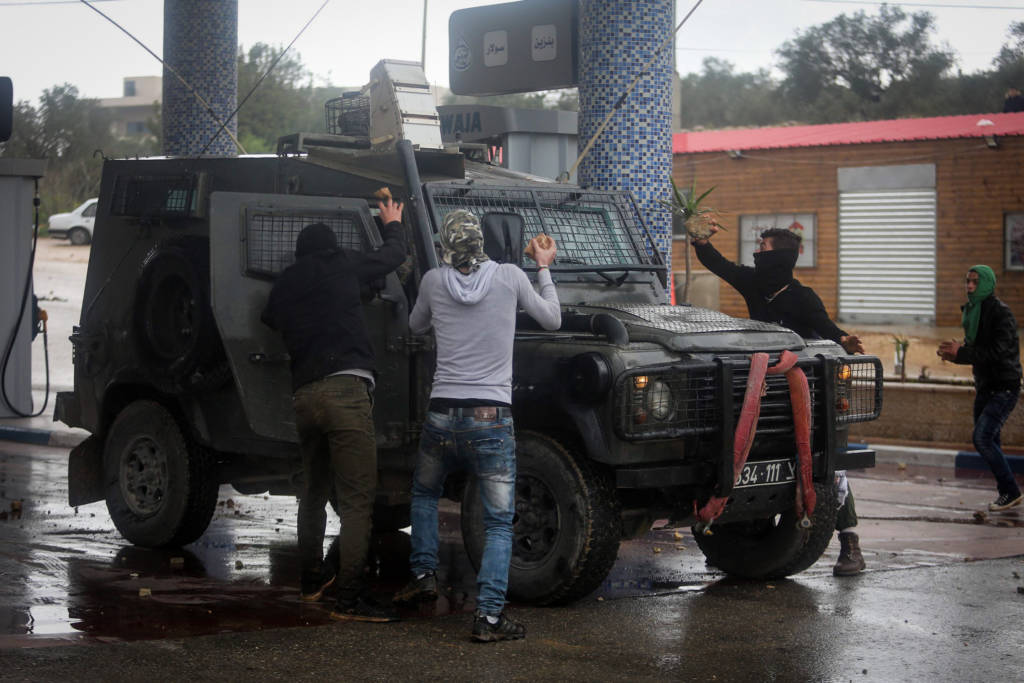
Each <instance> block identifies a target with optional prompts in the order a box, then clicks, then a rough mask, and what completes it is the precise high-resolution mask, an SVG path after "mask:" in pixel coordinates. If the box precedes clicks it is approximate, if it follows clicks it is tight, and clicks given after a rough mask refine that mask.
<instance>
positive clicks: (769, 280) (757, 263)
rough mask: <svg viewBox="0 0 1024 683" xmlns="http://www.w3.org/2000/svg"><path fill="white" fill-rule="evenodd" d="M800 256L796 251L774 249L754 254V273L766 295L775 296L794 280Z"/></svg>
mask: <svg viewBox="0 0 1024 683" xmlns="http://www.w3.org/2000/svg"><path fill="white" fill-rule="evenodd" d="M799 256H800V252H799V251H797V250H796V249H773V250H771V251H758V252H755V253H754V273H755V275H756V276H757V285H758V288H759V289H760V290H761V291H762V293H764V294H773V293H774V292H776V291H777V290H778V289H779V288H780V287H784V286H786V285H787V284H789V281H790V280H792V279H793V266H795V265H796V260H797V258H798V257H799Z"/></svg>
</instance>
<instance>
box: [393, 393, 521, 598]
mask: <svg viewBox="0 0 1024 683" xmlns="http://www.w3.org/2000/svg"><path fill="white" fill-rule="evenodd" d="M461 469H465V470H468V471H469V472H470V473H471V474H472V475H473V476H475V477H476V479H477V485H478V486H477V490H478V491H479V492H480V498H481V502H482V503H483V515H484V531H485V533H486V536H485V542H484V554H483V558H482V560H481V561H480V571H479V572H477V576H476V585H477V609H478V610H480V611H481V612H483V613H484V614H491V615H498V614H501V610H502V609H503V608H504V606H505V593H506V591H507V590H508V568H509V563H510V562H511V560H512V518H513V516H514V515H515V497H516V496H515V483H516V438H515V431H514V430H513V427H512V418H511V417H506V418H498V419H495V420H477V419H475V418H472V417H449V416H448V415H447V414H445V413H434V412H428V413H427V419H426V421H425V422H424V424H423V433H422V434H421V436H420V449H419V456H418V458H417V460H416V472H415V473H414V474H413V481H412V555H411V557H410V558H409V565H410V567H411V569H412V571H413V573H414V574H416V575H419V574H422V573H424V572H432V571H436V570H437V548H438V543H439V539H438V532H437V501H438V499H439V498H440V497H441V493H442V491H443V490H444V481H445V478H446V477H447V476H448V474H449V473H450V472H454V471H456V470H461Z"/></svg>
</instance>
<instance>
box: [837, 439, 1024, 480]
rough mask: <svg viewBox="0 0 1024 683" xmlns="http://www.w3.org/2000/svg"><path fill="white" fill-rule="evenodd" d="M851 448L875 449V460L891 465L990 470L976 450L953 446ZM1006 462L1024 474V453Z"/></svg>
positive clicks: (1011, 468)
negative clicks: (960, 449) (953, 447)
mask: <svg viewBox="0 0 1024 683" xmlns="http://www.w3.org/2000/svg"><path fill="white" fill-rule="evenodd" d="M849 447H850V448H870V449H873V450H874V451H875V462H877V463H886V464H890V465H900V464H902V465H927V466H930V467H952V468H954V469H967V470H982V471H988V463H987V462H985V459H984V458H982V457H981V456H980V455H979V454H978V453H975V452H974V451H955V450H953V449H952V448H922V447H920V446H894V445H889V444H865V443H858V444H850V445H849ZM1006 462H1007V463H1008V464H1009V465H1010V470H1011V471H1012V472H1013V473H1014V474H1024V455H1007V456H1006Z"/></svg>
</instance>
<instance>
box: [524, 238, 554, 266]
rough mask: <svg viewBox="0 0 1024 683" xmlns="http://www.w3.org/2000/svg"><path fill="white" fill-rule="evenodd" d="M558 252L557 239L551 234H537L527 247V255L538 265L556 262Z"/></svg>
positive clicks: (548, 264)
mask: <svg viewBox="0 0 1024 683" xmlns="http://www.w3.org/2000/svg"><path fill="white" fill-rule="evenodd" d="M557 252H558V248H557V247H556V246H555V239H554V238H553V237H551V236H549V235H537V236H536V237H534V238H533V239H532V240H530V244H529V245H528V246H527V248H526V255H527V256H529V257H530V258H532V259H533V260H534V261H536V262H537V265H538V266H550V265H551V264H552V263H554V262H555V254H556V253H557Z"/></svg>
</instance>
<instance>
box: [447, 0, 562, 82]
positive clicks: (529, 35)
mask: <svg viewBox="0 0 1024 683" xmlns="http://www.w3.org/2000/svg"><path fill="white" fill-rule="evenodd" d="M576 7H577V3H576V0H520V2H505V3H502V4H500V5H487V6H485V7H472V8H469V9H461V10H458V11H455V12H452V16H451V18H450V19H449V20H448V81H449V86H450V87H451V89H452V92H453V93H455V94H456V95H504V94H507V93H517V92H535V91H537V90H551V89H553V88H571V87H573V86H575V85H576V84H577V69H576V49H577V44H578V43H577V35H578V29H577V26H578V22H577V10H576Z"/></svg>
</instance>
